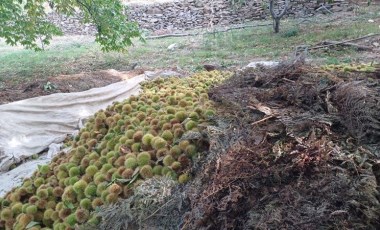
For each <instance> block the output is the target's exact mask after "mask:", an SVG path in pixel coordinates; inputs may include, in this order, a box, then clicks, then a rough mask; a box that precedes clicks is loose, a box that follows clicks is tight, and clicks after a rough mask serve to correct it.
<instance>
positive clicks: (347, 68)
mask: <svg viewBox="0 0 380 230" xmlns="http://www.w3.org/2000/svg"><path fill="white" fill-rule="evenodd" d="M322 69H324V70H328V71H340V72H366V73H373V72H375V71H376V69H377V68H376V66H374V65H373V64H371V63H368V64H339V65H334V64H332V65H326V66H323V67H322Z"/></svg>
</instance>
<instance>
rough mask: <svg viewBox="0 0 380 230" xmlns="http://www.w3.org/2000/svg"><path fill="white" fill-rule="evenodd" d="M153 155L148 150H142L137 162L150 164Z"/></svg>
mask: <svg viewBox="0 0 380 230" xmlns="http://www.w3.org/2000/svg"><path fill="white" fill-rule="evenodd" d="M150 160H151V156H150V154H149V153H148V152H141V153H139V155H137V163H138V165H139V166H144V165H148V164H150Z"/></svg>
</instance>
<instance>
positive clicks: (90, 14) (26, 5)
mask: <svg viewBox="0 0 380 230" xmlns="http://www.w3.org/2000/svg"><path fill="white" fill-rule="evenodd" d="M47 4H49V5H50V6H51V7H52V8H53V10H55V11H56V12H57V13H59V14H64V15H67V16H72V15H74V14H75V13H76V12H77V10H78V9H79V10H80V11H81V12H82V13H83V14H84V19H83V23H93V24H94V25H95V26H96V29H97V33H96V38H95V41H96V42H98V43H99V44H100V45H101V49H102V50H103V51H125V50H126V48H127V47H128V46H130V45H132V40H131V39H132V38H134V37H138V38H140V39H142V37H141V34H140V31H139V27H138V25H137V23H135V22H129V21H128V20H127V18H126V16H125V14H124V13H125V6H124V5H123V4H122V3H121V2H120V1H119V0H0V38H4V39H5V42H6V43H7V44H10V45H18V44H21V45H22V46H24V47H26V48H28V49H34V50H36V51H38V50H42V48H43V47H44V46H45V45H48V44H49V43H50V41H51V39H52V37H53V36H55V35H62V31H61V30H60V29H59V28H58V27H57V26H55V25H54V24H52V23H50V22H49V21H47V19H46V16H47V15H46V9H45V6H46V5H47Z"/></svg>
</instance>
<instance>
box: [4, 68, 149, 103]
mask: <svg viewBox="0 0 380 230" xmlns="http://www.w3.org/2000/svg"><path fill="white" fill-rule="evenodd" d="M143 72H144V70H141V69H136V70H132V71H126V72H119V71H116V70H100V71H93V72H84V73H79V74H73V75H60V76H56V77H49V78H48V79H47V80H45V79H44V80H40V79H34V80H33V81H31V82H25V83H20V84H17V85H16V84H7V82H5V84H4V87H3V89H2V90H1V91H0V104H6V103H10V102H13V101H18V100H23V99H27V98H31V97H38V96H44V95H49V94H53V93H72V92H80V91H85V90H89V89H92V88H98V87H103V86H106V85H109V84H112V83H115V82H118V81H122V80H123V79H128V78H131V77H134V76H137V75H139V74H142V73H143Z"/></svg>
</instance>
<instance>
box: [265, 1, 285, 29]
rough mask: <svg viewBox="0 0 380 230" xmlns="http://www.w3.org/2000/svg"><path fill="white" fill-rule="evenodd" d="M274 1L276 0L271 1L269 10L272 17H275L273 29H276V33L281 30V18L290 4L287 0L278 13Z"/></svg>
mask: <svg viewBox="0 0 380 230" xmlns="http://www.w3.org/2000/svg"><path fill="white" fill-rule="evenodd" d="M274 1H276V0H270V2H269V11H270V13H271V15H272V18H273V29H274V32H275V33H278V32H280V20H281V18H282V17H283V16H284V15H285V13H286V11H287V9H288V6H289V0H285V6H284V8H283V9H282V10H281V11H279V12H278V13H276V12H275V10H274Z"/></svg>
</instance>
